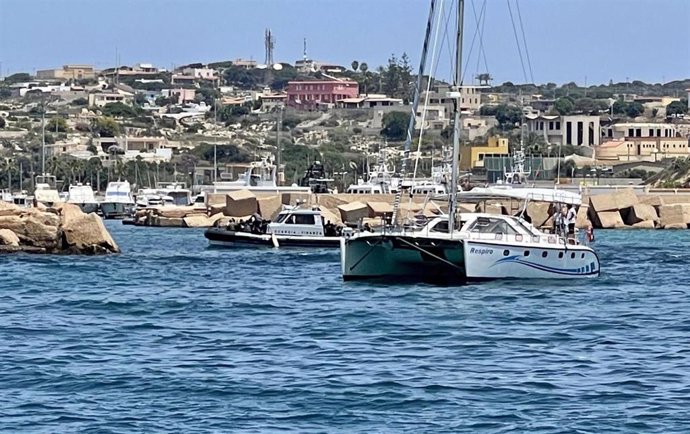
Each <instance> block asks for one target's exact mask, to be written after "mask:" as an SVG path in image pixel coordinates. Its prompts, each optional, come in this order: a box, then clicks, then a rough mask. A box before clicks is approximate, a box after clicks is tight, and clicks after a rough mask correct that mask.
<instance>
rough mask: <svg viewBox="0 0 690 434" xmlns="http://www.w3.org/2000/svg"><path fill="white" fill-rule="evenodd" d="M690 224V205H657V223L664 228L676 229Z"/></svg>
mask: <svg viewBox="0 0 690 434" xmlns="http://www.w3.org/2000/svg"><path fill="white" fill-rule="evenodd" d="M688 224H690V205H685V204H676V205H661V206H660V207H659V225H660V226H661V227H662V228H664V229H678V228H680V227H685V228H687V227H688Z"/></svg>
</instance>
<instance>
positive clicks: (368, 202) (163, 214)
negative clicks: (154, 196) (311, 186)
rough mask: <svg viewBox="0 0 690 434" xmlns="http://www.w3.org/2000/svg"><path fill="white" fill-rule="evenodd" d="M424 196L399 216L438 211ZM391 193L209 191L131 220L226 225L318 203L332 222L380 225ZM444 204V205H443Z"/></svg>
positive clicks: (194, 225)
mask: <svg viewBox="0 0 690 434" xmlns="http://www.w3.org/2000/svg"><path fill="white" fill-rule="evenodd" d="M423 201H424V198H423V197H420V198H415V200H414V201H412V202H410V201H409V200H407V199H406V200H404V201H403V202H402V203H401V206H400V214H399V217H400V218H401V219H402V218H403V217H405V216H409V215H416V214H424V215H426V216H428V217H431V216H435V215H437V214H438V213H439V212H440V211H441V208H438V207H436V206H435V205H432V204H427V206H426V208H425V206H424V203H423ZM392 203H393V195H381V194H376V195H372V194H370V195H357V194H318V195H317V194H310V193H283V194H280V195H277V194H270V193H269V194H259V195H255V194H254V193H252V192H250V191H248V190H238V191H234V192H231V193H227V194H225V193H209V194H208V195H207V197H206V204H205V207H199V206H194V207H191V206H189V207H157V208H145V209H141V210H138V211H137V212H136V214H135V217H134V220H133V222H132V223H133V224H135V225H138V226H156V227H188V228H199V227H211V226H216V225H220V226H225V225H226V224H227V223H228V222H230V221H232V220H234V221H240V220H246V219H248V218H249V217H251V216H252V215H257V214H258V215H260V216H261V217H262V218H263V219H266V220H274V219H275V218H276V216H277V215H278V213H279V212H280V211H282V210H283V209H284V207H285V206H295V205H298V204H300V205H307V206H312V207H317V208H318V209H319V210H320V211H321V213H322V214H323V216H324V221H328V222H330V223H333V224H348V225H352V226H355V225H359V224H369V225H370V226H372V227H374V226H378V225H381V224H382V222H383V221H384V219H389V218H390V216H391V215H392V213H393V206H392ZM442 207H443V206H442Z"/></svg>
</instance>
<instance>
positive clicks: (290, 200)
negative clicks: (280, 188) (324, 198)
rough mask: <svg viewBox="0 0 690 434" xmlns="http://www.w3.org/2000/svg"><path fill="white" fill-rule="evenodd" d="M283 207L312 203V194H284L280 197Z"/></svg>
mask: <svg viewBox="0 0 690 434" xmlns="http://www.w3.org/2000/svg"><path fill="white" fill-rule="evenodd" d="M280 200H281V202H283V205H292V206H294V205H297V204H298V203H311V193H306V192H305V193H283V194H282V195H281V196H280Z"/></svg>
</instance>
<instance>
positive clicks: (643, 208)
mask: <svg viewBox="0 0 690 434" xmlns="http://www.w3.org/2000/svg"><path fill="white" fill-rule="evenodd" d="M644 221H652V222H655V221H659V216H658V215H657V213H656V209H655V208H654V207H653V206H652V205H648V204H645V203H638V204H636V205H633V206H631V207H630V208H628V210H627V213H626V216H625V222H626V223H627V224H629V225H634V224H636V223H641V222H644Z"/></svg>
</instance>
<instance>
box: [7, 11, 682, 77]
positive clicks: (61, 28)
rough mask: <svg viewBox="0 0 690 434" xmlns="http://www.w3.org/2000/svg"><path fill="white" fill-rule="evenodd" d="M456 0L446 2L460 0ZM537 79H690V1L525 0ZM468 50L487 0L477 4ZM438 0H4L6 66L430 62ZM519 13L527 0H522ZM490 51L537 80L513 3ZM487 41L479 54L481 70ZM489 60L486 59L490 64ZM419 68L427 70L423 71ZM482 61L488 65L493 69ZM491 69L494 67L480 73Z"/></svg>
mask: <svg viewBox="0 0 690 434" xmlns="http://www.w3.org/2000/svg"><path fill="white" fill-rule="evenodd" d="M450 1H451V0H446V2H448V3H449V2H450ZM518 1H519V5H520V11H521V15H522V19H523V24H524V28H525V35H526V38H527V47H528V50H529V55H530V58H531V61H532V69H533V71H534V79H535V81H536V82H541V83H545V82H549V81H553V82H556V83H565V82H569V81H575V82H577V83H578V84H584V82H585V77H586V80H587V83H588V84H596V83H607V82H608V81H609V80H610V79H612V80H613V81H624V80H625V79H626V77H629V78H630V79H631V80H632V79H639V80H643V81H648V82H660V81H662V80H665V81H670V80H675V79H681V78H688V77H690V0H518ZM466 3H467V8H466V10H467V16H466V20H465V22H466V25H467V26H466V27H467V29H466V37H465V39H466V44H467V45H466V46H465V50H466V53H467V52H469V42H470V41H471V39H472V35H473V33H474V31H475V26H474V21H475V18H474V16H473V12H472V5H473V4H474V7H475V9H476V10H477V12H479V10H480V9H481V7H482V4H483V3H484V0H466ZM428 4H429V2H428V0H243V1H238V0H0V61H1V62H2V74H3V75H6V74H7V72H8V71H9V72H10V73H12V72H17V71H27V72H33V70H34V69H44V68H51V67H58V66H60V65H62V64H65V63H88V64H94V65H95V66H96V67H97V68H106V67H109V66H113V64H114V63H115V50H116V48H117V50H118V52H119V53H120V59H121V63H122V64H134V63H138V62H143V63H154V64H156V65H157V66H159V67H165V68H170V66H171V65H180V64H184V63H192V62H210V61H218V60H231V59H235V58H238V57H242V58H254V59H256V60H259V61H260V62H261V61H263V58H264V48H263V35H264V30H265V29H266V28H271V29H272V31H273V33H274V35H275V37H276V49H275V59H276V60H277V61H286V62H294V61H295V60H297V59H299V58H301V57H302V41H303V38H305V37H306V38H307V44H308V54H309V56H310V57H313V58H315V59H319V60H323V61H330V62H334V63H340V64H344V65H349V64H350V63H351V61H352V60H354V59H357V60H359V61H366V62H367V63H368V64H369V67H370V69H373V68H375V67H376V66H377V65H380V64H384V63H385V62H386V60H387V59H388V57H389V56H390V55H391V54H392V53H396V54H398V55H400V54H401V53H402V52H407V53H408V54H409V56H410V58H411V60H412V62H413V64H415V65H416V63H417V62H418V59H419V52H420V50H421V43H422V38H423V32H424V26H425V21H426V16H427V13H428ZM511 4H512V5H513V9H512V11H513V14H516V10H515V0H511ZM486 10H487V13H486V22H485V27H484V47H485V53H486V60H487V62H486V63H487V64H488V67H489V72H490V73H491V74H492V75H493V76H494V78H495V81H496V82H503V81H513V82H515V83H523V82H525V79H524V75H523V73H522V68H521V64H520V60H519V57H518V51H517V48H516V43H515V39H514V36H513V29H512V26H511V20H510V16H509V11H508V6H507V1H503V0H487V6H486ZM476 53H477V49H476V47H475V49H474V50H473V54H472V56H471V58H470V59H469V60H468V63H469V65H470V67H469V71H468V72H470V73H474V72H477V71H476V69H477V68H476V64H477V57H476ZM481 63H482V64H483V61H482V62H481ZM415 69H416V68H415ZM481 69H484V68H483V67H482V68H481ZM479 72H483V71H479Z"/></svg>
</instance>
